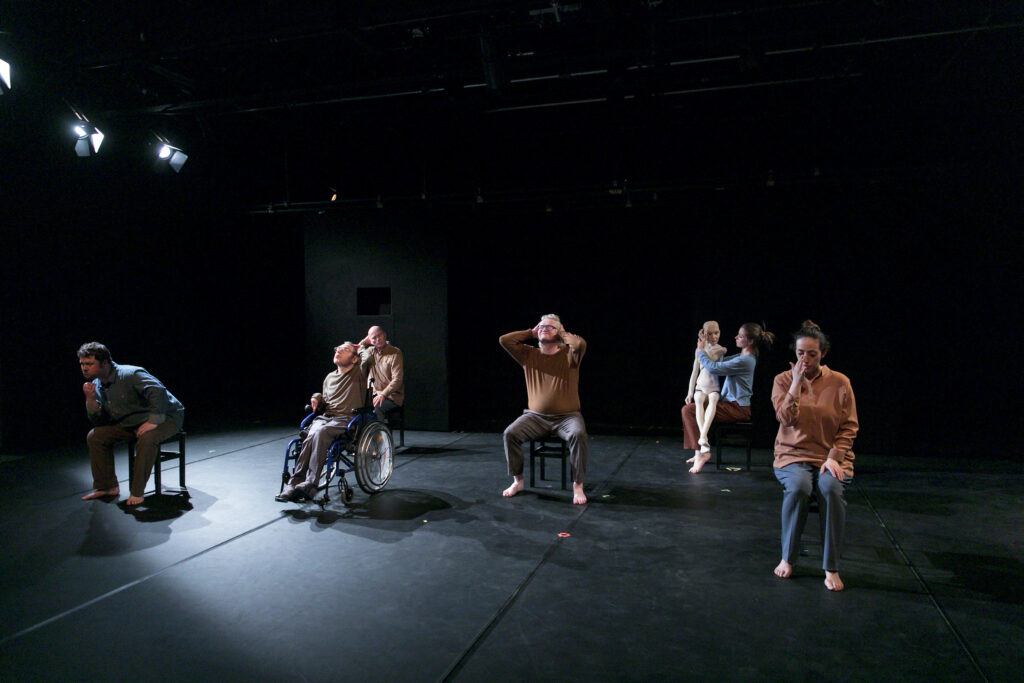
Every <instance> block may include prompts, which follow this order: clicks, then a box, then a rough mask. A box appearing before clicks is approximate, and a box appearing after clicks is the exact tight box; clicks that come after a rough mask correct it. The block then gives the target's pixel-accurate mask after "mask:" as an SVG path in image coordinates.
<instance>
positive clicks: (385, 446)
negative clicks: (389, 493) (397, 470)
mask: <svg viewBox="0 0 1024 683" xmlns="http://www.w3.org/2000/svg"><path fill="white" fill-rule="evenodd" d="M394 452H395V449H394V444H393V442H392V441H391V432H390V431H388V428H387V427H386V426H384V423H383V422H370V423H369V424H367V425H366V427H365V428H364V429H363V433H362V434H360V435H359V445H357V446H356V453H355V461H356V462H355V465H356V481H358V482H359V488H361V489H362V490H364V491H366V492H367V493H376V492H377V491H380V490H381V489H382V488H384V486H385V485H386V484H387V483H388V479H390V478H391V471H392V469H394V464H395V463H394Z"/></svg>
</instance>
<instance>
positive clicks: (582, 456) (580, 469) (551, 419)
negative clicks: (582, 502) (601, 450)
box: [504, 410, 589, 484]
mask: <svg viewBox="0 0 1024 683" xmlns="http://www.w3.org/2000/svg"><path fill="white" fill-rule="evenodd" d="M550 434H554V435H556V436H558V437H559V438H561V439H564V440H565V442H566V443H567V444H568V445H569V464H570V465H572V480H573V483H575V484H582V483H583V476H584V475H585V474H586V473H587V453H588V451H589V446H588V441H587V426H586V424H584V422H583V416H582V415H580V414H579V413H568V414H566V415H541V414H540V413H535V412H533V411H532V410H524V411H523V414H522V415H520V416H519V418H518V419H517V420H516V421H515V422H513V423H512V424H510V425H509V426H508V427H506V428H505V434H504V439H505V462H507V463H508V473H509V474H511V475H512V476H514V477H519V476H522V474H523V442H524V441H530V440H532V439H539V438H541V437H542V436H548V435H550Z"/></svg>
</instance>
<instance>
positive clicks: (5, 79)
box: [0, 59, 11, 95]
mask: <svg viewBox="0 0 1024 683" xmlns="http://www.w3.org/2000/svg"><path fill="white" fill-rule="evenodd" d="M8 92H11V65H10V64H8V63H7V62H5V61H4V60H2V59H0V95H3V94H4V93H8Z"/></svg>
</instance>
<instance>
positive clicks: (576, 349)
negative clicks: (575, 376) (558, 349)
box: [559, 328, 587, 365]
mask: <svg viewBox="0 0 1024 683" xmlns="http://www.w3.org/2000/svg"><path fill="white" fill-rule="evenodd" d="M559 336H561V337H562V341H563V342H565V345H566V346H568V347H569V362H570V363H571V364H572V365H579V364H580V361H581V360H583V354H584V353H586V352H587V342H586V340H584V339H583V337H581V336H579V335H578V334H573V333H572V332H569V331H568V330H566V329H565V328H562V330H561V332H560V333H559Z"/></svg>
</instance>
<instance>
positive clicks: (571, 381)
mask: <svg viewBox="0 0 1024 683" xmlns="http://www.w3.org/2000/svg"><path fill="white" fill-rule="evenodd" d="M532 338H533V331H532V330H523V331H521V332H509V333H508V334H504V335H502V336H501V337H500V338H499V339H498V343H499V344H501V347H502V348H503V349H505V350H506V351H508V352H509V355H511V356H512V357H513V358H514V359H515V360H516V362H517V363H519V364H520V365H522V366H523V373H524V374H525V375H526V396H527V399H528V401H527V405H528V406H529V408H530V410H532V411H533V412H535V413H540V414H541V415H565V414H566V413H577V412H579V410H580V392H579V383H580V360H581V359H582V358H583V354H584V352H586V350H587V342H585V341H584V340H583V337H580V336H577V335H575V334H569V333H565V336H564V339H565V345H563V346H562V348H560V349H559V350H558V353H553V354H551V355H547V354H545V353H543V352H541V350H540V349H538V348H537V347H535V346H529V345H527V344H524V343H523V342H525V341H527V340H528V339H532Z"/></svg>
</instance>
